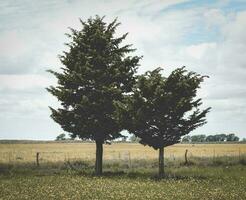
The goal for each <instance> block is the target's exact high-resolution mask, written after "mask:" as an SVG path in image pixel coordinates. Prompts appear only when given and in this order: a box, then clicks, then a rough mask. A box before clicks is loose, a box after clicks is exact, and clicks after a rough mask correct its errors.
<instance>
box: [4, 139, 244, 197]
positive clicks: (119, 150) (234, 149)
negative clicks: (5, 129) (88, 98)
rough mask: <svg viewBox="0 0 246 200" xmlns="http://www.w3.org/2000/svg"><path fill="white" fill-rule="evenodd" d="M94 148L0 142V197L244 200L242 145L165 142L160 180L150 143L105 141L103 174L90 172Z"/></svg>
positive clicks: (81, 144) (83, 145) (92, 169)
mask: <svg viewBox="0 0 246 200" xmlns="http://www.w3.org/2000/svg"><path fill="white" fill-rule="evenodd" d="M186 149H188V152H189V159H190V160H193V161H196V162H191V163H190V165H184V164H183V163H184V152H185V150H186ZM36 152H40V166H39V167H37V166H36V165H35V155H36ZM94 152H95V144H93V143H39V144H0V200H2V199H3V200H8V199H9V200H10V199H13V200H15V199H76V200H77V199H78V200H79V199H85V200H86V199H134V200H137V199H168V200H169V199H170V200H171V199H184V200H186V199H187V200H191V199H221V200H225V199H237V200H241V199H242V200H244V199H246V189H245V184H246V168H245V166H246V159H245V153H246V144H195V145H192V144H189V145H185V144H178V145H174V146H171V147H168V148H166V150H165V154H166V157H167V160H168V162H166V163H167V166H166V167H165V170H166V178H165V179H163V180H158V179H156V176H155V175H156V173H157V169H158V162H157V154H158V153H157V152H156V151H154V150H153V149H151V148H149V147H144V146H142V145H139V144H128V143H117V144H112V145H105V150H104V153H105V156H104V161H105V162H104V172H105V173H104V176H103V177H95V176H93V171H94V159H95V153H94ZM225 155H226V156H225ZM240 157H241V159H240ZM129 158H130V160H129ZM179 158H180V159H181V160H180V159H179ZM195 158H196V159H195ZM202 158H204V160H205V163H203V164H202ZM217 158H219V159H217ZM225 158H226V159H225ZM200 159H201V160H200ZM170 160H171V161H170ZM129 161H130V162H129ZM234 161H235V162H234ZM18 164H20V165H18Z"/></svg>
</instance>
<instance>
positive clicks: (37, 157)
mask: <svg viewBox="0 0 246 200" xmlns="http://www.w3.org/2000/svg"><path fill="white" fill-rule="evenodd" d="M36 164H37V166H38V167H39V152H37V153H36Z"/></svg>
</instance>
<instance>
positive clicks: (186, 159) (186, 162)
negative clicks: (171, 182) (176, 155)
mask: <svg viewBox="0 0 246 200" xmlns="http://www.w3.org/2000/svg"><path fill="white" fill-rule="evenodd" d="M187 153H188V149H186V150H185V165H187V164H188V158H187Z"/></svg>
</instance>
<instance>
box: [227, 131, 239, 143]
mask: <svg viewBox="0 0 246 200" xmlns="http://www.w3.org/2000/svg"><path fill="white" fill-rule="evenodd" d="M226 141H228V142H236V141H239V137H237V136H236V135H235V134H234V133H231V134H228V135H227V136H226Z"/></svg>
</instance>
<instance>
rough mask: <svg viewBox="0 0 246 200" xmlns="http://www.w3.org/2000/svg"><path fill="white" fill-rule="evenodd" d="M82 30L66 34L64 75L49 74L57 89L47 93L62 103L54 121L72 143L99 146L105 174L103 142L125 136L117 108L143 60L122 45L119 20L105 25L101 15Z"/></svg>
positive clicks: (97, 165)
mask: <svg viewBox="0 0 246 200" xmlns="http://www.w3.org/2000/svg"><path fill="white" fill-rule="evenodd" d="M81 25H82V29H81V30H75V29H72V28H71V29H70V30H71V32H72V33H71V34H67V36H68V37H69V38H70V39H71V40H72V41H71V42H70V43H68V44H67V46H68V47H69V50H68V51H67V52H64V54H63V55H61V56H60V60H61V62H62V64H63V68H61V72H55V71H51V70H50V72H51V73H52V74H54V75H55V76H56V78H57V79H58V86H55V87H54V86H51V87H49V88H48V91H49V92H50V93H51V94H52V95H54V96H55V97H57V99H58V100H59V101H60V102H61V107H60V108H58V109H53V108H51V111H52V115H51V117H52V118H53V119H54V121H55V122H57V123H58V124H60V125H61V127H62V128H63V129H64V130H65V131H67V132H69V133H71V135H72V137H73V138H75V137H78V138H80V139H91V140H94V141H95V142H96V163H95V172H96V174H97V175H101V174H102V156H103V143H105V141H107V140H109V141H110V140H114V139H116V138H119V137H121V136H122V135H121V134H120V132H121V130H122V126H121V124H119V123H118V120H117V112H116V104H117V102H121V101H123V99H124V98H125V96H126V95H127V94H129V92H131V91H132V87H133V85H134V83H135V77H134V74H135V73H136V70H137V66H138V63H139V60H140V59H141V57H138V56H130V55H129V53H130V52H133V51H134V49H132V48H131V45H122V42H123V41H124V40H125V38H126V36H127V34H124V35H122V36H120V37H116V36H115V31H116V28H117V27H118V25H119V23H118V22H117V20H114V21H113V22H111V23H109V24H106V23H105V22H104V18H101V17H99V16H96V17H95V18H89V19H88V20H87V21H86V22H84V21H82V20H81Z"/></svg>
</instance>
